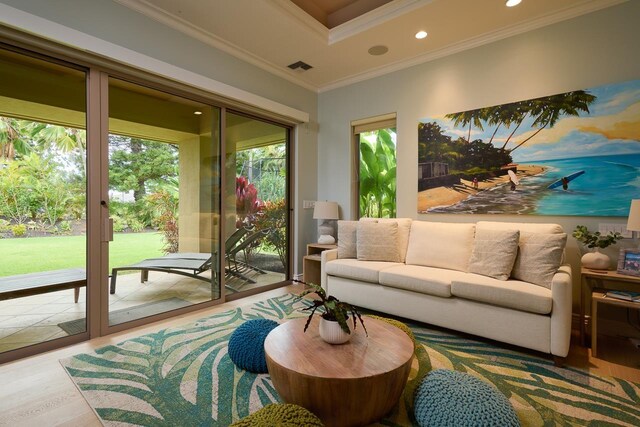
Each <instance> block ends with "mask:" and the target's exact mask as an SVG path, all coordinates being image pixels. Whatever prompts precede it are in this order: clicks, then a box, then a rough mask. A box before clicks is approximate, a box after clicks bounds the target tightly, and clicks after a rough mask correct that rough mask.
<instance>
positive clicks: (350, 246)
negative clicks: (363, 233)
mask: <svg viewBox="0 0 640 427" xmlns="http://www.w3.org/2000/svg"><path fill="white" fill-rule="evenodd" d="M357 231H358V221H338V258H356V257H357V244H358V237H357Z"/></svg>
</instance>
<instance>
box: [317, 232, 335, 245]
mask: <svg viewBox="0 0 640 427" xmlns="http://www.w3.org/2000/svg"><path fill="white" fill-rule="evenodd" d="M335 242H336V239H334V238H333V236H331V235H329V234H323V235H321V236H320V237H318V243H320V244H321V245H333V244H334V243H335Z"/></svg>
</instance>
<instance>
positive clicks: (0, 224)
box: [0, 218, 11, 233]
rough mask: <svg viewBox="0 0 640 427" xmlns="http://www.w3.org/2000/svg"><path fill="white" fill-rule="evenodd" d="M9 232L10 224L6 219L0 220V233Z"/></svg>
mask: <svg viewBox="0 0 640 427" xmlns="http://www.w3.org/2000/svg"><path fill="white" fill-rule="evenodd" d="M8 231H11V223H9V221H7V220H6V219H2V218H0V233H6V232H8Z"/></svg>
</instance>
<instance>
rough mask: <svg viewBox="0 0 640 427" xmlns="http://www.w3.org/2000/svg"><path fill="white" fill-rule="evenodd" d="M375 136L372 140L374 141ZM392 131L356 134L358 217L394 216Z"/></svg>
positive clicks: (393, 142)
mask: <svg viewBox="0 0 640 427" xmlns="http://www.w3.org/2000/svg"><path fill="white" fill-rule="evenodd" d="M374 137H375V138H374ZM394 139H395V129H380V130H376V131H373V132H365V133H362V134H361V135H360V200H359V203H360V216H361V217H364V216H368V217H376V218H383V217H386V218H394V217H395V216H396V144H395V141H394Z"/></svg>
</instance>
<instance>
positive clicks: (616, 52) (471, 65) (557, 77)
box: [318, 1, 640, 310]
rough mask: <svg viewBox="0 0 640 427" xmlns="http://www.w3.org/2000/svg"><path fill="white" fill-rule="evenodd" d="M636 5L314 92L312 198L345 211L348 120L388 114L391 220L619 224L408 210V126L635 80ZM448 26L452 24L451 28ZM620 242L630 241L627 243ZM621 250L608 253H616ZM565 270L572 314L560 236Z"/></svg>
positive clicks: (414, 170)
mask: <svg viewBox="0 0 640 427" xmlns="http://www.w3.org/2000/svg"><path fill="white" fill-rule="evenodd" d="M638 16H640V2H639V1H629V2H627V3H624V4H621V5H619V6H614V7H611V8H608V9H605V10H602V11H599V12H594V13H591V14H588V15H584V16H581V17H578V18H574V19H572V20H568V21H564V22H561V23H559V24H555V25H552V26H548V27H545V28H542V29H539V30H535V31H531V32H528V33H525V34H521V35H518V36H514V37H511V38H509V39H505V40H502V41H499V42H495V43H492V44H489V45H485V46H482V47H478V48H475V49H472V50H468V51H465V52H462V53H459V54H456V55H452V56H448V57H445V58H442V59H439V60H436V61H432V62H429V63H425V64H422V65H418V66H415V67H412V68H409V69H406V70H402V71H398V72H395V73H392V74H388V75H385V76H382V77H378V78H375V79H371V80H368V81H365V82H361V83H357V84H353V85H350V86H348V87H343V88H339V89H335V90H332V91H329V92H325V93H321V94H320V96H319V118H320V123H321V127H320V133H319V137H318V156H319V160H318V199H319V200H323V199H327V200H336V201H337V202H338V203H339V204H340V207H341V209H342V218H352V217H354V216H355V213H353V212H351V209H350V202H349V197H350V188H349V186H347V185H344V183H347V182H350V179H351V164H350V153H351V151H352V147H351V146H350V126H349V123H350V121H352V120H356V119H362V118H366V117H371V116H377V115H381V114H385V113H390V112H396V113H397V132H398V145H397V157H398V181H397V188H398V195H397V203H398V216H399V217H412V218H419V219H422V220H430V221H446V222H468V221H477V220H493V221H495V220H500V221H527V222H556V223H559V224H561V225H562V226H563V227H564V229H565V230H566V231H567V232H569V233H571V231H572V230H573V229H574V228H575V226H576V225H577V224H584V225H587V226H588V227H589V228H590V229H593V228H596V227H597V224H598V223H599V222H612V223H626V220H625V219H621V218H602V217H600V218H594V217H558V216H532V215H527V216H492V215H443V214H429V215H418V214H417V201H416V197H417V176H418V165H417V161H416V159H417V154H418V146H417V124H418V121H419V119H421V118H425V117H428V116H429V115H433V114H443V113H450V112H456V111H465V110H469V109H474V108H479V107H484V106H490V105H498V104H504V103H508V102H513V101H518V100H523V99H530V98H536V97H540V96H545V95H552V94H556V93H561V92H565V91H569V90H576V89H585V88H589V87H594V86H599V85H603V84H607V83H614V82H621V81H625V80H632V79H638V78H640V56H639V55H637V46H638V45H640V27H639V26H638V25H637V17H638ZM452 25H453V23H452ZM625 244H627V245H630V244H631V242H626V243H625ZM619 247H620V246H618V247H614V248H612V249H611V250H610V253H612V254H613V255H615V254H616V252H617V250H618V249H619ZM567 256H568V260H569V261H570V262H571V264H572V266H573V268H574V309H575V310H577V306H576V303H578V302H579V293H578V292H579V274H577V273H578V272H579V271H580V270H579V266H580V262H579V257H580V253H579V250H578V246H577V244H576V241H575V240H574V239H573V238H569V243H568V249H567Z"/></svg>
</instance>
